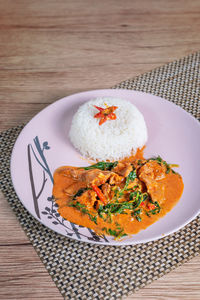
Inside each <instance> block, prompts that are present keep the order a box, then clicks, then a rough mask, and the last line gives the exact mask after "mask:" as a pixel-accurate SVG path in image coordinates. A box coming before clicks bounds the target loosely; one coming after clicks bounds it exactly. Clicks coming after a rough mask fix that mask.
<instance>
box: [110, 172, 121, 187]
mask: <svg viewBox="0 0 200 300" xmlns="http://www.w3.org/2000/svg"><path fill="white" fill-rule="evenodd" d="M123 180H124V177H122V176H119V175H118V174H117V173H112V174H111V175H110V179H109V184H111V185H118V184H120V183H121V182H122V181H123Z"/></svg>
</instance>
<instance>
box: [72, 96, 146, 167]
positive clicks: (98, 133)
mask: <svg viewBox="0 0 200 300" xmlns="http://www.w3.org/2000/svg"><path fill="white" fill-rule="evenodd" d="M105 103H106V104H107V105H108V106H118V108H117V109H116V110H115V114H116V116H117V118H116V120H108V121H106V122H105V123H104V124H102V125H101V126H100V125H99V120H100V119H96V118H94V115H95V114H96V113H98V110H97V109H96V108H95V107H94V105H96V106H100V107H103V108H106V106H105ZM69 137H70V140H71V142H72V144H73V145H74V147H75V148H76V149H78V150H79V151H80V152H81V154H82V155H83V156H84V157H87V158H90V159H94V160H99V161H105V160H110V161H113V160H119V159H121V158H124V157H127V156H130V155H131V154H133V153H135V152H136V151H137V149H138V148H142V147H143V146H144V145H145V144H146V142H147V127H146V124H145V120H144V117H143V115H142V114H141V113H140V111H139V110H138V109H137V108H136V107H135V106H134V105H133V104H131V103H130V102H128V101H126V100H122V99H118V98H112V97H103V98H96V99H94V100H90V101H88V102H86V103H84V104H83V105H81V106H80V107H79V109H78V110H77V112H76V113H75V115H74V117H73V120H72V124H71V128H70V131H69Z"/></svg>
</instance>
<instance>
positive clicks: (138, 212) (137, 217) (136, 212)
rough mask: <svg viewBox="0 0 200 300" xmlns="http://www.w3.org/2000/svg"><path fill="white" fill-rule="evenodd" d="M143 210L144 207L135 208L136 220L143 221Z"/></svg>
mask: <svg viewBox="0 0 200 300" xmlns="http://www.w3.org/2000/svg"><path fill="white" fill-rule="evenodd" d="M141 212H142V209H141V208H140V209H137V210H135V211H134V212H133V216H135V218H136V220H137V221H138V222H141V221H142V218H141V217H140V214H141Z"/></svg>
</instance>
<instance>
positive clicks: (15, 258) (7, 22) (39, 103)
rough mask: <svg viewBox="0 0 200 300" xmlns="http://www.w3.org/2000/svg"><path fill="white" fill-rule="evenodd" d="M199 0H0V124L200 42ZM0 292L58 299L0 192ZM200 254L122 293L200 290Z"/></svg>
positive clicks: (199, 294)
mask: <svg viewBox="0 0 200 300" xmlns="http://www.w3.org/2000/svg"><path fill="white" fill-rule="evenodd" d="M199 32H200V1H199V0H193V1H187V0H180V1H178V0H177V1H175V0H167V1H166V0H161V1H156V0H155V1H154V0H145V1H142V0H136V1H132V0H130V1H129V0H125V1H115V0H113V1H109V0H101V1H98V0H93V1H92V0H85V1H81V0H78V1H73V0H69V1H68V0H63V1H62V0H43V1H41V0H34V1H30V0H16V1H12V0H6V1H3V0H0V130H4V129H7V128H9V127H11V126H15V125H18V124H20V123H22V122H27V121H28V120H30V118H31V117H33V116H34V115H35V114H36V113H37V112H39V111H40V110H41V109H42V108H44V107H45V106H47V105H48V104H49V103H52V102H53V101H55V100H57V99H59V98H61V97H63V96H66V95H70V94H72V93H75V92H80V91H84V90H91V89H99V88H109V87H111V86H113V85H115V84H116V83H118V82H120V81H123V80H125V79H128V78H130V77H134V76H136V75H138V74H141V73H144V72H146V71H149V70H151V69H153V68H155V67H158V66H160V65H162V64H165V63H167V62H170V61H173V60H175V59H177V58H180V57H182V56H184V55H187V54H189V53H191V52H194V51H197V50H199V48H200V39H199V37H200V36H199ZM0 228H1V230H0V299H3V300H6V299H21V300H28V299H43V300H48V299H51V300H53V299H56V300H58V299H62V297H61V295H60V293H59V291H58V290H57V288H56V286H55V284H54V283H53V282H52V280H51V278H50V276H49V275H48V273H47V271H46V270H45V268H44V266H43V264H42V263H41V262H40V260H39V258H38V256H37V255H36V253H35V251H34V249H33V247H32V246H31V244H30V242H29V240H28V239H27V237H26V235H25V234H24V232H23V231H22V229H21V227H20V225H19V223H18V221H17V219H16V217H15V215H14V213H13V212H12V211H11V208H10V207H9V205H8V203H7V202H6V200H5V199H4V197H3V195H2V194H1V195H0ZM199 279H200V257H196V258H194V259H193V260H191V261H190V262H188V263H186V264H185V265H184V266H182V267H180V268H178V269H176V270H175V271H173V272H171V273H170V274H168V275H166V276H164V277H163V278H161V279H159V280H158V281H156V282H154V283H153V284H151V285H149V286H147V287H146V288H144V289H142V290H140V291H139V292H137V293H135V294H134V295H132V296H130V297H128V298H124V299H169V298H174V299H187V300H188V299H190V300H192V299H200V286H199Z"/></svg>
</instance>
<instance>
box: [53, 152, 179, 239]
mask: <svg viewBox="0 0 200 300" xmlns="http://www.w3.org/2000/svg"><path fill="white" fill-rule="evenodd" d="M105 163H108V162H105ZM98 164H100V167H101V168H102V165H101V163H98ZM105 166H107V165H105ZM90 167H91V166H90ZM171 167H172V166H171V165H169V164H167V163H166V162H165V161H164V160H162V159H161V158H160V157H158V158H152V159H147V160H146V159H144V158H143V149H141V150H139V151H137V153H136V155H135V156H131V157H129V158H125V159H123V160H121V161H119V162H116V163H115V165H114V166H113V167H110V165H109V168H108V169H107V170H106V169H104V170H102V169H98V168H95V167H92V168H88V169H87V168H86V169H84V168H82V167H81V168H77V167H71V166H63V167H60V168H58V169H57V170H56V171H55V173H54V187H53V196H54V198H55V201H56V203H57V204H58V206H59V208H58V212H59V213H60V215H61V216H62V217H63V218H64V219H66V220H68V221H70V222H73V223H75V224H78V225H82V226H85V227H88V228H91V229H93V230H94V231H95V232H96V233H97V234H108V235H113V236H115V238H121V237H123V236H125V235H129V234H136V233H138V232H139V231H140V230H142V229H145V228H147V227H148V226H149V225H151V224H153V223H154V222H156V221H157V220H158V219H160V218H161V217H163V216H164V215H165V214H166V213H168V212H169V211H170V210H171V209H172V208H173V206H174V205H175V204H176V203H177V202H178V200H179V199H180V197H181V195H182V192H183V187H184V185H183V180H182V177H181V176H180V175H179V174H178V173H175V172H174V170H172V168H171Z"/></svg>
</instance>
